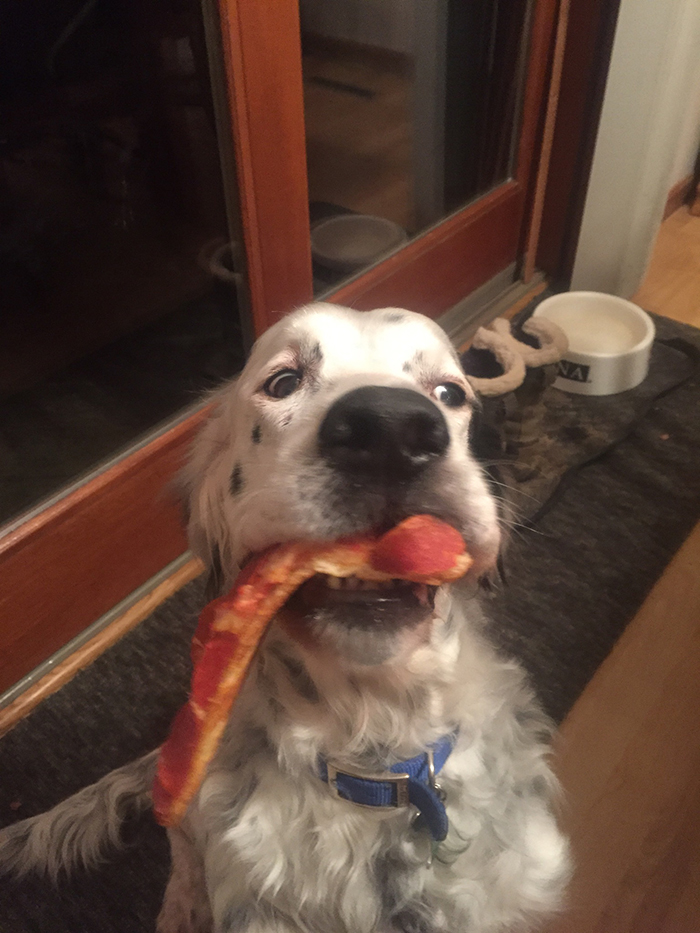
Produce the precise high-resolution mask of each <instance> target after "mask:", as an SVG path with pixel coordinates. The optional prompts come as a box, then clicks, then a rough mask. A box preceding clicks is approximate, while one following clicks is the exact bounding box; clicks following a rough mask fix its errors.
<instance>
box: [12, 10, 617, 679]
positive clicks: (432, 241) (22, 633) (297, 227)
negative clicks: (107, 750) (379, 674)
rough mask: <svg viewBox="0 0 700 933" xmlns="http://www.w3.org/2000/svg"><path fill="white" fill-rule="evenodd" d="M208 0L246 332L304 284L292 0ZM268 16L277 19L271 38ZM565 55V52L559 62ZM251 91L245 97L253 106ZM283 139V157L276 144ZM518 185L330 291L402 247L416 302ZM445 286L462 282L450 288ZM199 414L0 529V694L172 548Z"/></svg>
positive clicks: (558, 168)
mask: <svg viewBox="0 0 700 933" xmlns="http://www.w3.org/2000/svg"><path fill="white" fill-rule="evenodd" d="M614 2H615V0H573V3H572V11H571V12H572V18H571V26H570V32H571V31H573V30H574V29H576V30H579V31H580V34H581V35H586V36H593V37H598V36H599V35H600V33H601V30H604V28H605V24H606V23H607V24H608V25H607V28H608V30H609V28H610V27H609V24H610V21H611V19H610V9H611V6H612V5H613V4H614ZM220 7H221V24H222V25H221V29H222V41H223V46H224V49H225V57H226V67H227V75H228V81H229V85H230V87H229V91H230V93H229V102H230V108H231V116H232V121H233V127H234V132H235V147H236V154H237V159H238V166H237V171H238V173H239V177H238V186H239V191H240V196H241V212H242V215H243V219H244V224H245V231H244V236H245V246H246V253H247V263H248V276H249V288H250V293H251V299H252V300H251V304H252V306H253V317H254V324H255V327H256V330H257V331H258V332H259V331H260V330H262V329H264V327H265V326H267V325H268V324H269V323H270V322H271V321H273V320H274V319H275V318H276V317H278V316H279V315H280V314H281V313H283V312H285V311H287V310H289V309H290V308H291V307H292V306H293V305H296V304H300V303H303V302H305V301H307V300H309V298H310V297H311V259H310V248H309V228H308V204H307V186H306V175H305V172H304V173H303V174H302V173H301V171H300V161H299V157H298V153H299V151H300V150H301V149H302V148H303V122H302V121H303V113H301V112H300V100H301V63H300V56H299V48H298V45H297V46H296V50H295V53H294V54H292V46H293V45H294V43H297V42H298V38H299V20H298V5H297V0H276V2H275V3H274V4H272V3H270V4H268V3H255V2H252V0H220ZM554 7H555V0H538V7H537V8H536V9H538V10H539V11H540V13H539V14H538V15H542V16H544V12H543V11H546V10H548V11H549V12H550V14H553V11H554ZM273 20H274V23H275V28H273ZM550 22H551V23H553V19H552V20H551V21H550ZM280 24H284V29H285V30H286V31H287V32H288V35H287V39H286V41H284V42H282V43H281V44H280V42H279V35H278V32H279V26H280ZM548 28H550V29H551V26H550V27H548ZM536 36H539V39H537V38H536V39H535V41H541V42H542V43H543V44H542V49H546V48H548V42H549V43H551V31H550V32H548V30H547V29H544V28H543V27H540V30H539V32H536ZM596 41H597V40H596V39H593V40H592V41H588V42H586V43H584V46H583V48H581V47H579V45H578V33H577V34H576V36H575V41H574V40H573V39H572V41H571V42H570V43H567V55H568V59H567V58H565V64H564V77H565V82H566V80H569V81H573V83H574V84H576V86H578V87H581V86H586V87H588V86H591V85H595V82H596V80H599V75H600V73H601V72H602V71H606V69H607V60H603V61H602V64H601V51H600V48H599V47H598V48H596ZM256 49H257V52H258V53H259V52H260V50H261V49H266V50H267V52H266V55H267V56H268V59H267V61H265V60H263V59H261V58H259V57H257V55H256V52H255V50H256ZM251 56H252V57H251ZM547 58H548V56H546V55H544V54H543V55H542V60H541V61H540V67H539V68H538V69H535V70H536V71H537V74H536V75H535V74H531V75H530V77H529V79H528V87H529V88H530V90H529V91H528V96H527V97H526V101H525V108H526V109H527V108H528V107H535V104H536V101H535V94H534V91H533V90H532V89H533V88H534V87H535V86H536V84H535V82H540V84H541V83H542V82H544V81H546V74H547V68H548V63H547ZM573 59H576V61H575V62H574V64H570V63H571V62H572V61H573ZM603 59H604V55H603ZM574 65H575V67H574ZM567 67H568V69H569V70H568V72H567ZM572 76H573V77H572ZM574 78H575V81H574ZM277 84H281V85H282V86H283V88H284V90H283V96H282V98H281V99H282V100H285V101H286V102H287V103H286V105H285V107H288V108H289V109H288V110H286V109H285V107H283V108H282V109H281V110H280V107H279V103H277V102H276V101H275V98H274V96H273V95H272V89H273V88H274V87H275V86H276V85H277ZM572 86H573V85H572ZM252 101H256V104H255V106H253V105H252ZM271 121H272V122H271ZM274 121H277V122H276V123H275V122H274ZM565 122H566V131H567V134H568V135H569V136H570V137H571V138H574V137H575V138H576V139H577V140H578V144H577V146H572V145H568V146H563V145H562V146H560V151H559V152H558V154H557V155H556V158H553V162H552V172H566V177H567V178H568V179H569V188H568V189H567V190H569V193H570V194H571V193H572V192H576V191H578V192H580V190H581V188H585V184H584V178H583V176H581V175H580V173H579V174H578V175H577V166H579V167H580V165H581V164H582V161H581V150H582V149H584V148H585V147H586V146H589V147H590V145H591V140H592V139H594V137H595V124H594V123H592V122H591V114H590V113H589V112H588V110H587V108H586V107H585V106H583V105H582V104H581V101H580V100H579V106H577V107H574V108H572V111H571V112H570V113H568V114H567V119H566V121H565ZM537 124H538V121H537V120H534V121H532V122H531V123H529V124H528V126H529V127H530V129H529V130H528V134H529V135H527V139H525V134H524V137H523V140H521V161H520V162H519V172H520V171H522V172H523V173H525V172H526V171H527V173H531V172H532V170H533V167H534V165H535V162H536V152H537V138H538V133H539V127H538V125H537ZM274 126H278V127H279V128H280V132H281V133H282V134H283V135H284V133H287V134H289V137H288V138H289V139H290V140H291V142H290V143H289V146H290V149H289V150H288V149H285V148H282V149H280V147H279V145H278V143H277V142H276V141H275V134H274V133H273V132H272V130H271V127H274ZM560 132H563V129H561V128H560ZM572 134H573V135H572ZM292 150H293V151H294V152H296V154H297V155H296V157H295V158H294V157H292V155H290V153H291V152H292ZM264 166H267V167H268V168H267V171H269V167H270V166H272V167H273V169H274V177H273V178H272V179H270V178H269V177H267V175H266V174H265V173H266V169H264ZM588 168H590V165H589V166H588ZM578 170H579V172H580V169H578ZM585 177H586V178H587V175H586V176H585ZM521 181H522V178H521ZM555 181H556V182H557V184H555ZM263 182H264V184H263ZM550 182H551V183H550V185H549V188H548V197H550V198H551V199H554V198H555V197H556V195H555V192H556V190H557V188H558V187H561V184H560V180H559V179H553V178H552V177H551V173H550ZM518 192H520V193H518ZM524 196H525V194H524V192H523V190H522V186H521V182H519V181H518V179H517V178H516V179H515V180H514V181H513V182H510V183H508V184H507V185H503V186H501V187H500V188H499V189H496V191H494V192H492V194H491V195H488V196H487V197H486V198H485V199H482V200H481V201H480V202H477V203H476V204H474V205H472V206H470V207H468V208H466V209H465V210H464V211H461V212H459V213H458V214H456V215H454V216H453V217H452V218H450V219H449V220H448V221H447V222H446V224H445V225H443V227H442V228H441V227H436V228H435V229H434V230H432V231H429V232H428V233H426V234H425V235H424V236H422V237H420V238H419V239H418V240H416V241H415V243H413V244H410V245H409V247H407V248H406V251H405V255H404V256H403V258H402V254H397V255H396V256H394V257H391V258H390V259H389V260H388V261H387V262H386V263H383V264H382V265H381V266H377V267H375V268H374V269H372V270H370V271H369V272H368V273H367V274H366V275H364V276H360V277H358V278H357V279H355V280H353V282H350V283H348V284H347V285H345V286H343V288H341V289H339V290H338V291H337V292H336V295H335V297H336V298H337V299H338V300H343V301H346V302H348V303H352V304H355V305H357V306H358V307H361V306H366V305H367V304H376V303H384V302H385V301H386V302H388V303H393V301H394V299H393V298H392V297H391V296H393V295H397V294H400V292H399V291H398V286H397V283H398V278H397V276H398V275H399V274H403V273H404V272H405V268H403V266H404V260H405V263H406V264H409V263H410V264H411V266H412V267H413V268H414V269H415V270H416V275H414V282H413V286H412V288H413V290H412V291H411V298H413V297H414V296H415V295H420V296H424V297H425V300H426V301H427V300H428V298H429V296H428V294H427V288H428V286H427V284H426V283H427V282H428V281H429V280H430V275H432V271H433V270H434V269H439V270H440V273H441V274H445V275H447V273H448V272H449V270H450V268H451V266H452V264H453V263H454V260H455V255H456V253H455V250H456V251H457V254H458V253H459V250H460V249H463V248H464V242H465V236H466V231H468V230H469V227H470V225H472V224H473V223H474V222H475V218H477V219H478V216H479V212H480V211H481V212H482V213H483V212H484V211H485V210H486V209H488V210H489V211H491V216H492V217H493V219H494V222H497V219H498V216H499V213H498V212H499V211H502V212H504V215H505V214H507V212H508V211H509V210H512V209H513V204H514V203H515V201H514V199H515V198H516V197H524ZM281 199H283V200H286V202H287V204H291V205H295V210H292V211H285V212H284V213H283V215H280V214H279V211H278V207H279V204H280V203H281ZM550 205H551V200H550ZM551 213H552V212H551ZM553 213H556V212H553ZM559 213H560V214H561V212H559ZM570 213H571V212H570ZM280 218H281V219H280ZM555 219H557V223H554V222H553V221H552V219H551V217H548V216H547V213H546V211H545V220H544V223H543V231H544V232H543V247H542V251H543V255H544V243H545V242H549V243H553V244H554V245H555V246H556V245H557V244H559V247H560V248H561V243H562V242H563V239H564V237H565V236H569V237H570V236H571V231H572V229H573V230H574V232H575V223H573V226H572V221H571V218H570V216H568V217H567V222H566V223H562V222H561V217H560V216H559V217H558V218H555ZM547 237H549V240H548V241H547ZM460 238H461V239H460ZM460 244H461V245H460ZM501 259H502V257H501ZM499 261H500V260H499ZM545 268H546V266H545ZM426 270H427V271H426ZM419 273H420V274H419ZM423 273H424V274H425V277H424V278H423V277H422V274H423ZM429 274H430V275H429ZM451 275H452V273H451V272H450V275H449V276H448V278H450V276H451ZM392 277H393V279H392ZM440 287H441V289H442V292H441V295H442V297H441V298H440V299H439V301H436V302H435V303H434V305H433V308H432V310H437V309H439V308H440V307H443V306H444V305H445V304H446V303H449V302H452V301H453V299H455V300H456V298H459V297H462V296H463V294H464V293H465V292H466V291H468V290H469V289H470V288H472V287H475V286H474V283H473V282H471V281H469V280H467V279H463V280H462V282H461V284H458V285H455V281H454V279H450V282H444V283H443V284H442V285H441V286H440ZM457 288H463V289H464V290H463V291H462V292H461V293H460V294H457V291H456V289H457ZM420 289H423V291H420ZM421 300H422V299H421ZM406 303H411V304H414V302H413V301H410V302H409V301H406ZM204 417H205V410H204V409H203V408H202V409H201V410H199V411H195V412H192V413H190V414H187V415H185V416H182V417H181V418H180V419H179V420H178V421H177V423H175V424H174V425H173V426H169V427H168V428H167V429H165V430H163V431H162V432H161V433H160V434H158V436H157V437H155V439H150V440H149V443H147V444H145V445H143V446H140V447H139V448H138V449H136V450H133V449H132V450H131V451H129V452H127V453H126V454H125V455H124V456H122V457H121V458H120V459H119V460H118V461H117V462H115V463H114V464H113V465H111V466H110V467H109V468H107V469H106V470H103V471H101V472H96V473H95V474H94V475H92V476H91V477H89V478H87V479H86V480H85V481H84V482H82V483H80V484H77V485H76V487H75V488H72V489H71V490H68V491H66V492H65V493H63V494H60V495H58V496H57V497H56V498H55V500H54V501H53V502H52V504H51V505H50V506H49V507H48V508H44V509H41V510H39V509H37V510H35V512H34V513H32V514H31V517H30V518H29V519H28V520H25V521H23V522H16V523H14V524H13V525H11V526H7V527H6V528H5V529H4V530H2V529H0V694H1V693H2V691H3V690H5V689H6V688H8V687H9V686H11V684H12V683H14V682H16V681H17V680H19V679H20V678H21V677H22V676H23V675H25V674H27V673H28V672H29V671H30V670H31V669H33V668H34V667H35V666H36V665H37V664H39V663H40V662H42V661H44V660H45V659H46V657H47V655H48V654H50V652H52V651H53V650H55V649H57V648H59V647H60V646H61V645H63V644H65V643H66V642H67V641H68V640H70V639H71V638H72V637H74V636H75V635H77V634H78V633H79V632H81V631H82V630H84V629H85V628H86V627H87V626H88V625H90V624H91V623H93V622H94V621H95V620H96V619H97V618H98V617H100V616H101V615H102V614H103V613H105V612H107V611H108V610H109V609H110V608H111V607H112V606H114V605H115V604H116V603H118V602H120V601H121V600H124V599H126V598H127V597H128V596H129V594H130V593H132V592H133V591H134V590H136V589H137V588H138V587H139V586H141V585H142V584H143V583H145V582H146V581H147V580H148V579H150V578H151V577H152V576H153V575H154V574H155V573H157V572H158V571H159V570H161V569H162V568H163V567H164V566H166V565H167V564H168V563H169V562H170V561H172V560H174V559H175V558H177V557H178V556H179V555H180V554H182V553H183V551H184V550H185V549H186V541H185V537H184V534H183V532H182V527H181V521H180V510H179V504H178V503H177V501H176V496H175V495H172V494H170V493H168V491H167V490H168V488H169V483H170V482H171V480H172V477H173V475H174V474H175V472H176V470H177V469H178V467H179V465H180V464H181V463H182V460H183V458H184V456H185V452H186V450H187V448H188V447H189V445H190V443H191V440H192V437H193V436H194V433H195V432H196V430H197V429H198V427H199V425H200V424H201V423H202V420H203V418H204ZM38 632H41V636H42V640H41V644H40V643H39V641H38V640H37V638H36V635H37V633H38Z"/></svg>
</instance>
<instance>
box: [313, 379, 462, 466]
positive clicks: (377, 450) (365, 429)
mask: <svg viewBox="0 0 700 933" xmlns="http://www.w3.org/2000/svg"><path fill="white" fill-rule="evenodd" d="M449 442H450V435H449V433H448V430H447V424H446V423H445V419H444V417H443V415H442V412H441V411H440V409H439V408H438V407H437V406H436V405H434V404H433V403H432V402H431V401H430V399H429V398H426V396H425V395H421V394H420V393H419V392H414V391H413V390H412V389H401V388H392V387H389V386H362V387H361V388H359V389H353V390H352V391H351V392H348V393H347V394H346V395H343V396H341V397H340V398H339V399H338V400H337V401H336V402H334V403H333V405H332V406H331V407H330V409H329V410H328V413H327V414H326V417H325V418H324V419H323V423H322V424H321V429H320V431H319V445H320V451H321V454H322V456H323V457H325V458H326V460H328V461H330V463H332V464H333V466H335V467H337V468H339V469H341V470H343V471H346V472H348V473H361V474H364V475H365V476H370V477H371V478H373V479H380V480H383V481H391V480H392V479H399V480H405V479H411V478H413V477H415V476H416V475H417V474H418V473H420V472H421V470H424V469H425V468H426V467H427V466H428V465H429V464H431V463H432V462H434V461H435V460H436V459H437V458H438V457H441V456H442V455H443V454H444V453H445V451H446V450H447V447H448V445H449Z"/></svg>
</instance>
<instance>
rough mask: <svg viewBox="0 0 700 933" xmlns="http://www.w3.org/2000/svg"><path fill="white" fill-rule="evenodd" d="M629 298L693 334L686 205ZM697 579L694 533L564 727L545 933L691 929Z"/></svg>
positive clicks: (697, 825) (698, 880)
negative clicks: (562, 882)
mask: <svg viewBox="0 0 700 933" xmlns="http://www.w3.org/2000/svg"><path fill="white" fill-rule="evenodd" d="M635 300H636V301H638V302H639V303H640V304H642V305H643V306H644V307H645V308H647V309H649V310H651V311H657V312H659V313H662V314H665V315H666V316H668V317H672V318H675V319H676V320H680V321H685V322H686V323H692V324H696V325H700V218H695V217H690V215H689V214H688V211H687V208H681V209H680V210H679V211H677V212H676V213H675V214H673V215H672V216H671V217H669V218H668V220H666V221H665V222H664V224H663V226H662V229H661V231H660V234H659V237H658V241H657V245H656V248H655V252H654V256H653V259H652V262H651V264H650V267H649V271H648V274H647V276H646V279H645V281H644V283H643V285H642V287H641V288H640V290H639V292H638V293H637V295H635ZM699 468H700V466H699ZM699 571H700V525H698V526H697V527H696V528H695V530H694V532H693V533H692V534H691V536H690V537H689V539H688V540H687V542H686V544H685V545H684V547H683V548H682V549H681V551H679V553H678V554H677V555H676V557H675V559H674V560H673V562H672V563H671V564H670V565H669V567H668V568H667V570H666V572H665V573H664V575H663V576H662V578H661V579H660V580H659V582H658V583H657V585H656V587H655V588H654V590H653V591H652V593H651V594H650V596H649V598H648V599H647V601H646V602H645V604H644V606H643V607H642V608H641V610H640V612H639V613H638V615H637V616H636V617H635V619H634V620H633V621H632V622H631V623H630V625H629V626H628V628H627V630H626V632H625V633H624V635H623V636H622V638H621V639H620V641H619V642H618V644H617V646H616V647H615V649H614V650H613V652H612V653H611V654H610V656H609V657H608V659H607V660H606V661H605V663H604V664H603V665H602V667H601V668H600V669H599V671H598V672H597V674H596V676H595V677H594V678H593V680H592V681H591V683H590V684H589V686H588V687H587V688H586V690H585V692H584V694H583V696H582V697H581V699H580V700H579V701H578V703H577V704H576V705H575V707H574V708H573V710H572V712H571V714H570V715H569V717H568V718H567V720H566V721H565V723H564V725H563V727H562V730H561V733H560V737H559V741H558V745H557V753H556V760H555V767H556V770H557V773H558V774H559V776H560V779H561V781H562V784H563V787H564V791H565V803H564V805H563V813H562V824H563V826H564V828H565V829H566V831H567V832H568V833H569V835H570V838H571V841H572V846H573V851H574V858H575V861H576V865H577V868H576V874H575V877H574V881H573V884H572V887H571V891H570V898H569V905H568V908H567V909H566V910H565V911H564V913H563V914H562V915H561V916H560V917H558V918H557V920H556V921H555V922H553V923H551V924H549V925H548V926H547V927H546V928H545V929H546V933H700V740H699V733H700V572H699Z"/></svg>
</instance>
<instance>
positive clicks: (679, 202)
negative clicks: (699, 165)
mask: <svg viewBox="0 0 700 933" xmlns="http://www.w3.org/2000/svg"><path fill="white" fill-rule="evenodd" d="M692 187H693V176H692V175H688V176H687V177H686V178H681V180H680V181H678V182H676V184H675V185H674V186H673V188H671V190H670V191H669V193H668V197H667V198H666V207H665V208H664V220H666V218H667V217H670V216H671V214H675V213H676V211H677V210H678V209H679V208H680V207H683V205H684V204H685V203H686V200H687V198H688V195H689V194H690V190H691V188H692Z"/></svg>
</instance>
